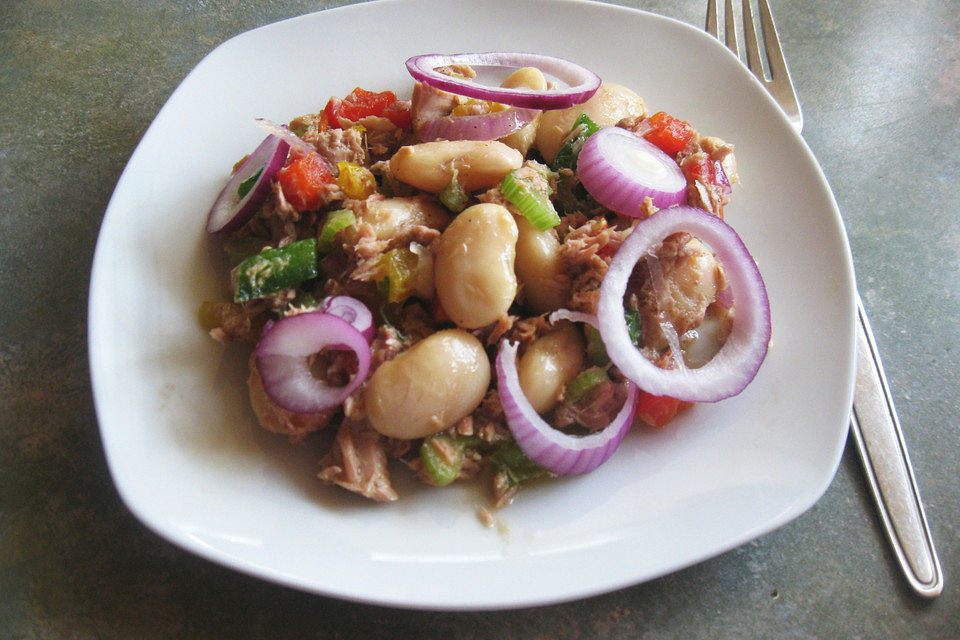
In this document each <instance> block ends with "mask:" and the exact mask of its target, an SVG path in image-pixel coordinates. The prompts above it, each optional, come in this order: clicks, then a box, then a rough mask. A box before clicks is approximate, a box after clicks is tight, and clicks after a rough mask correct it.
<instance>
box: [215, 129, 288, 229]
mask: <svg viewBox="0 0 960 640" xmlns="http://www.w3.org/2000/svg"><path fill="white" fill-rule="evenodd" d="M289 150H290V145H289V144H287V142H286V141H284V140H281V139H280V138H278V137H277V136H274V135H269V136H267V137H266V138H265V139H264V140H263V142H261V143H260V145H259V146H258V147H257V148H256V149H255V150H254V152H253V153H251V154H250V155H249V156H248V157H247V159H246V160H244V162H243V164H242V165H240V167H238V168H237V170H236V171H235V172H234V173H233V175H232V176H231V177H230V179H229V180H228V181H227V184H226V186H224V188H223V190H221V191H220V193H219V195H217V199H216V200H215V201H214V203H213V206H212V207H210V213H209V215H208V216H207V231H208V232H209V233H226V232H228V231H234V230H236V229H238V228H240V227H241V226H243V225H244V223H246V222H247V220H249V219H250V218H251V217H252V216H253V214H254V213H256V212H257V209H258V208H259V207H260V205H261V204H263V201H264V200H266V198H267V196H268V195H269V193H270V183H271V181H272V180H273V179H274V178H275V177H276V175H277V172H278V171H279V170H280V168H281V167H282V166H283V163H284V161H285V160H286V158H287V153H288V152H289ZM261 165H263V171H262V172H261V173H260V177H259V178H258V179H257V181H256V183H255V184H254V185H253V187H252V188H251V189H250V191H249V193H247V194H246V195H245V196H244V197H243V198H241V199H240V200H239V201H236V202H234V201H233V200H234V198H235V196H236V193H237V190H238V189H239V188H240V183H242V182H243V181H244V180H245V179H247V178H249V177H250V175H252V174H253V173H254V172H255V171H256V168H257V167H259V166H261ZM251 168H253V171H250V170H249V169H251ZM226 207H230V209H226ZM224 219H225V220H226V221H225V222H224V221H223V220H224Z"/></svg>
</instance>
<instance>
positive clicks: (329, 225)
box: [317, 209, 357, 253]
mask: <svg viewBox="0 0 960 640" xmlns="http://www.w3.org/2000/svg"><path fill="white" fill-rule="evenodd" d="M356 223H357V219H356V217H355V216H354V215H353V211H351V210H350V209H337V210H336V211H331V212H330V213H328V214H327V219H326V220H324V221H323V226H322V227H320V236H319V237H318V239H317V248H318V249H319V250H320V251H322V252H324V253H329V252H331V251H333V250H334V249H336V239H337V234H338V233H340V232H341V231H343V230H344V229H346V228H347V227H352V226H353V225H355V224H356Z"/></svg>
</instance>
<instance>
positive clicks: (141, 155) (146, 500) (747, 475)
mask: <svg viewBox="0 0 960 640" xmlns="http://www.w3.org/2000/svg"><path fill="white" fill-rule="evenodd" d="M588 34H602V37H601V35H597V36H593V37H588ZM494 50H508V51H509V50H526V51H536V52H540V53H546V54H553V55H558V56H562V57H566V58H569V59H572V60H575V61H576V62H578V63H580V64H582V65H584V66H586V67H588V68H591V69H593V70H594V71H596V72H597V73H599V74H600V75H601V76H602V77H603V78H604V79H606V80H609V81H613V82H618V83H621V84H624V85H626V86H629V87H631V88H633V89H634V90H636V91H637V92H638V93H639V94H640V95H641V96H643V98H644V99H645V100H646V102H647V105H648V107H649V108H650V109H651V110H652V111H658V110H666V111H669V112H671V113H673V114H675V115H678V116H680V117H682V118H683V119H686V120H689V121H690V122H692V123H693V124H694V126H696V127H697V128H698V130H700V131H701V132H704V133H706V134H710V135H717V136H720V137H722V138H724V139H726V140H729V141H731V142H734V143H735V144H736V145H737V156H738V159H739V163H740V174H741V176H742V178H743V182H742V184H741V185H740V186H738V187H736V188H735V190H734V196H733V203H732V205H731V206H730V207H729V208H728V209H727V220H728V221H729V222H730V223H731V224H732V225H733V226H734V227H735V228H736V229H738V231H739V232H740V234H741V236H742V237H743V239H744V241H745V242H746V244H747V246H748V247H749V248H750V249H751V251H752V253H753V255H754V256H755V258H756V260H757V262H758V264H759V265H760V270H761V272H762V273H763V275H764V278H765V280H766V283H767V287H768V291H769V295H770V300H771V305H772V313H773V335H774V337H773V342H772V345H771V348H770V352H769V355H768V357H767V360H766V362H765V363H764V365H763V366H762V368H761V370H760V373H759V375H758V376H757V378H756V379H755V381H754V382H753V383H752V384H751V385H750V386H749V387H748V388H747V390H746V391H745V392H744V393H743V394H741V395H740V396H738V397H736V398H732V399H730V400H727V401H724V402H721V403H718V404H713V405H710V404H705V405H698V406H697V407H695V408H694V409H693V410H691V411H690V412H688V413H687V414H685V415H684V416H683V417H682V418H680V419H678V420H676V421H675V423H674V424H671V425H670V426H669V428H667V429H664V430H661V431H658V432H655V433H651V432H646V433H639V434H638V433H633V434H630V435H629V436H628V437H627V439H626V441H625V443H624V444H623V446H622V447H621V449H620V450H619V451H618V452H617V453H616V454H615V455H614V457H613V458H612V459H611V460H610V461H609V462H608V463H607V464H606V465H604V466H602V467H601V468H599V469H598V470H597V471H595V472H594V473H592V474H589V475H588V476H585V477H582V478H577V479H572V480H559V481H556V482H552V483H544V484H543V485H541V486H538V487H535V488H532V489H529V490H526V491H523V492H521V494H520V496H519V499H518V500H517V502H516V503H515V504H514V505H512V506H510V507H509V508H507V509H506V510H504V511H503V512H502V513H501V514H500V515H499V517H500V520H501V522H500V525H501V526H499V527H495V528H484V527H483V526H481V525H480V524H479V522H478V520H477V516H476V508H477V506H478V504H479V503H480V500H479V498H478V494H477V492H476V490H474V489H471V488H468V487H453V488H447V489H444V490H437V489H431V488H429V487H425V486H416V483H415V482H411V481H405V480H404V479H403V478H404V475H405V474H404V473H403V471H402V470H398V471H397V473H396V474H395V476H397V477H398V478H399V479H398V485H399V486H398V489H399V491H400V493H401V500H400V501H399V502H397V503H394V504H389V505H379V504H368V503H366V502H364V501H363V500H362V499H360V498H357V497H355V496H352V495H350V494H348V493H346V492H344V491H342V490H339V489H336V488H331V487H327V486H324V485H322V484H321V483H320V482H319V481H318V480H316V478H315V475H316V472H317V470H318V468H317V460H318V458H319V457H320V451H319V448H318V447H317V445H316V443H313V444H308V445H306V446H304V447H292V446H290V445H289V444H287V443H286V441H285V440H283V439H282V438H279V437H275V436H272V435H270V434H267V433H266V432H263V431H262V430H260V429H259V427H257V426H256V424H255V420H254V418H253V416H252V413H251V412H250V410H249V408H248V402H247V398H246V393H245V384H244V380H245V370H246V362H245V361H246V356H247V354H246V353H245V352H243V351H242V349H241V348H239V347H232V348H224V347H222V346H221V345H219V344H217V343H215V342H214V341H212V340H210V339H209V338H208V337H207V336H206V334H205V332H204V331H203V330H202V329H201V328H200V326H199V324H198V321H197V310H198V307H199V305H200V303H201V301H203V300H216V299H223V297H224V296H225V292H224V289H223V285H222V276H221V275H219V274H218V273H217V272H216V270H215V269H214V266H213V265H214V261H213V260H212V258H211V255H210V251H211V249H210V246H209V243H208V239H207V238H206V235H205V233H204V230H203V228H204V223H205V218H206V212H207V210H208V208H209V206H210V204H211V203H212V201H213V199H214V197H215V196H216V194H217V193H218V191H219V190H220V189H221V187H222V186H223V183H224V181H225V179H226V176H227V173H228V171H229V168H230V167H231V166H232V164H233V162H234V161H235V160H236V159H237V158H239V157H241V156H243V155H244V154H245V153H247V152H249V151H250V150H251V149H253V148H254V147H255V146H256V144H257V143H258V142H259V141H260V140H261V139H262V137H263V135H264V134H263V132H262V131H261V130H260V129H258V128H257V127H256V126H255V125H254V123H253V119H254V118H255V117H258V116H262V117H266V118H269V119H271V120H275V121H281V122H282V121H286V120H289V119H291V118H293V117H294V116H297V115H300V114H302V113H308V112H315V111H317V110H319V109H320V108H322V106H323V105H324V104H325V102H326V100H327V98H328V97H329V96H331V95H344V94H346V93H348V92H349V91H350V90H351V89H353V88H354V87H355V86H361V87H364V88H367V89H373V90H383V89H388V88H389V89H393V90H395V91H397V92H398V93H399V94H401V95H404V94H405V95H409V91H410V88H411V86H412V81H411V79H410V78H409V76H408V75H407V74H406V71H405V68H404V61H405V60H406V59H407V58H408V57H409V56H412V55H415V54H419V53H428V52H448V53H452V52H459V51H494ZM89 314H90V316H89V331H90V334H89V340H90V343H89V347H90V361H91V371H92V377H93V388H94V395H95V401H96V407H97V415H98V418H99V422H100V429H101V432H102V437H103V442H104V447H105V449H106V454H107V459H108V461H109V466H110V471H111V473H112V475H113V479H114V481H115V483H116V485H117V488H118V490H119V492H120V494H121V496H122V497H123V500H124V501H125V502H126V504H127V506H128V507H129V508H130V509H131V510H132V511H133V512H134V513H135V514H136V515H137V516H138V517H139V518H140V519H141V520H142V521H143V522H144V523H145V524H146V525H147V526H149V527H150V528H151V529H153V530H154V531H156V532H157V533H158V534H160V535H161V536H163V537H165V538H166V539H168V540H170V541H172V542H174V543H176V544H178V545H180V546H182V547H183V548H186V549H188V550H190V551H193V552H195V553H197V554H199V555H201V556H204V557H206V558H208V559H210V560H213V561H215V562H219V563H222V564H224V565H227V566H230V567H233V568H235V569H238V570H240V571H244V572H247V573H250V574H253V575H257V576H261V577H263V578H267V579H270V580H275V581H277V582H280V583H283V584H287V585H291V586H295V587H299V588H302V589H305V590H308V591H313V592H317V593H322V594H326V595H332V596H337V597H341V598H347V599H354V600H361V601H366V602H375V603H381V604H389V605H397V606H407V607H420V608H434V609H471V608H473V609H476V608H498V607H515V606H531V605H538V604H544V603H551V602H557V601H562V600H568V599H573V598H579V597H584V596H588V595H591V594H596V593H601V592H604V591H609V590H612V589H616V588H618V587H623V586H626V585H631V584H635V583H638V582H641V581H644V580H648V579H650V578H653V577H655V576H658V575H662V574H664V573H667V572H670V571H673V570H676V569H678V568H680V567H684V566H687V565H690V564H693V563H695V562H698V561H700V560H703V559H705V558H708V557H711V556H714V555H716V554H719V553H721V552H723V551H726V550H728V549H731V548H733V547H735V546H737V545H740V544H742V543H744V542H745V541H747V540H750V539H752V538H754V537H756V536H759V535H760V534H762V533H765V532H767V531H770V530H771V529H774V528H775V527H778V526H780V525H782V524H784V523H786V522H788V521H789V520H791V519H792V518H794V517H796V516H797V515H799V514H800V513H802V512H803V511H804V510H806V509H807V508H808V507H810V506H811V505H812V504H813V503H814V502H815V501H816V500H817V499H818V498H819V497H820V496H821V495H822V493H823V492H824V490H825V489H826V487H827V485H828V484H829V482H830V480H831V478H832V477H833V474H834V472H835V470H836V467H837V464H838V461H839V457H840V453H841V450H842V447H843V443H844V440H845V437H846V431H847V420H848V415H849V411H850V403H851V395H852V376H853V336H854V323H853V318H854V306H853V273H852V266H851V260H850V253H849V248H848V245H847V241H846V237H845V233H844V229H843V225H842V223H841V220H840V215H839V212H838V211H837V207H836V204H835V202H834V199H833V196H832V194H831V193H830V190H829V188H828V186H827V184H826V181H825V179H824V177H823V174H822V173H821V171H820V168H819V167H818V165H817V162H816V161H815V159H814V158H813V156H812V155H811V153H810V150H809V149H808V148H807V146H806V145H805V143H804V142H803V140H802V139H801V138H800V137H799V136H797V135H796V134H795V133H794V132H793V130H792V129H791V128H790V125H789V123H788V122H787V120H786V118H785V117H784V116H783V115H782V113H781V112H780V111H779V110H778V109H777V107H776V105H775V104H774V103H773V102H772V101H771V99H770V98H769V97H768V96H767V94H766V93H765V92H764V90H763V89H762V88H761V86H760V85H759V84H758V83H757V82H756V81H755V80H754V79H753V77H752V76H751V75H750V74H749V73H748V72H747V71H746V69H744V68H743V67H742V66H741V65H740V64H739V63H738V62H737V60H736V59H735V58H734V57H733V56H732V55H731V54H730V53H729V52H728V51H727V50H726V49H725V48H724V47H723V46H721V45H720V44H719V43H718V42H716V41H715V40H713V39H712V38H710V37H708V36H706V35H705V34H704V33H702V32H700V31H699V30H697V29H694V28H692V27H690V26H688V25H685V24H681V23H679V22H676V21H673V20H670V19H667V18H663V17H659V16H655V15H651V14H648V13H644V12H640V11H635V10H631V9H625V8H622V7H617V6H612V5H604V4H595V3H588V2H568V1H551V0H469V1H467V2H447V1H445V0H385V1H382V2H371V3H366V4H359V5H353V6H349V7H344V8H339V9H334V10H329V11H324V12H320V13H316V14H312V15H306V16H302V17H299V18H295V19H292V20H287V21H284V22H280V23H277V24H272V25H269V26H266V27H263V28H260V29H256V30H253V31H250V32H247V33H244V34H241V35H239V36H236V37H235V38H232V39H231V40H229V41H227V42H225V43H223V44H222V45H220V46H219V47H217V48H216V49H215V50H214V51H212V52H211V53H210V54H209V55H208V56H207V57H206V58H205V59H204V60H203V61H202V62H201V63H200V64H199V65H198V66H197V67H196V69H194V70H193V72H191V73H190V75H189V76H188V77H187V78H186V79H185V80H184V81H183V83H182V84H181V85H180V87H179V88H178V89H177V90H176V92H174V94H173V95H172V96H171V97H170V99H169V101H168V102H167V104H166V105H165V106H164V107H163V109H162V110H161V111H160V113H159V114H158V115H157V118H156V120H155V121H154V122H153V124H152V125H151V126H150V128H149V130H148V131H147V133H146V134H145V135H144V137H143V140H142V141H141V142H140V145H139V146H138V147H137V149H136V151H135V152H134V154H133V156H132V157H131V159H130V162H129V164H128V165H127V168H126V170H125V171H124V173H123V175H122V177H121V178H120V181H119V183H118V184H117V188H116V191H115V192H114V194H113V197H112V199H111V201H110V205H109V207H108V209H107V212H106V215H105V217H104V221H103V227H102V229H101V232H100V238H99V241H98V244H97V251H96V257H95V260H94V266H93V273H92V284H91V291H90V308H89Z"/></svg>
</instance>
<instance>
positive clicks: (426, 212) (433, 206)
mask: <svg viewBox="0 0 960 640" xmlns="http://www.w3.org/2000/svg"><path fill="white" fill-rule="evenodd" d="M357 221H358V222H366V223H369V224H370V225H371V226H372V227H373V230H374V232H375V233H376V235H377V240H389V239H391V238H394V237H396V236H398V235H401V234H402V233H403V232H405V231H407V230H408V229H410V228H411V227H413V226H414V225H423V226H426V227H431V228H433V229H443V228H444V227H445V226H446V225H447V223H448V222H449V221H450V214H449V213H448V212H447V210H446V209H445V208H444V207H442V206H441V205H439V204H437V202H436V201H435V200H434V199H433V198H431V197H429V196H414V197H412V198H383V197H382V196H371V197H369V198H367V199H366V201H364V205H363V207H362V209H361V210H360V214H359V216H358V220H357ZM346 237H347V239H348V241H349V233H348V234H347V236H346Z"/></svg>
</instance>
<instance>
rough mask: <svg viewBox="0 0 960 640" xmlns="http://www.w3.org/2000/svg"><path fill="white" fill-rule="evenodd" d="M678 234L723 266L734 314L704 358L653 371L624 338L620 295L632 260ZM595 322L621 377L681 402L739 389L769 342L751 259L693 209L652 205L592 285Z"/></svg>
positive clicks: (736, 239) (733, 237) (724, 227)
mask: <svg viewBox="0 0 960 640" xmlns="http://www.w3.org/2000/svg"><path fill="white" fill-rule="evenodd" d="M680 231H686V232H688V233H690V234H692V235H694V236H696V237H698V238H699V239H700V240H702V241H704V242H705V243H706V244H708V245H709V246H710V247H711V248H712V249H713V252H714V253H715V254H716V255H717V257H718V258H719V260H720V262H721V264H723V268H724V270H725V272H726V275H727V279H728V280H729V281H730V287H731V289H732V291H733V296H734V303H735V305H736V307H735V309H736V316H735V319H734V323H733V330H732V332H731V333H730V336H729V337H728V338H727V341H726V342H725V343H724V345H723V347H721V348H720V351H719V352H717V354H716V355H715V356H714V357H713V359H711V360H710V361H709V362H708V363H706V364H705V365H703V366H702V367H699V368H697V369H660V368H658V367H656V366H654V365H653V363H651V362H650V361H649V360H647V359H646V358H644V357H643V356H642V355H641V354H640V352H639V351H638V350H637V348H636V347H635V346H634V344H633V342H632V341H631V340H630V335H629V333H628V332H627V324H626V320H625V318H624V313H623V296H624V294H625V293H626V289H627V281H628V280H629V278H630V274H631V273H632V272H633V268H634V266H635V265H636V263H637V261H639V260H640V259H642V258H643V256H644V255H646V254H647V252H649V251H653V250H655V248H656V246H657V245H658V244H659V243H661V242H662V241H663V239H664V238H666V237H667V236H669V235H670V234H673V233H676V232H680ZM597 319H598V321H599V325H600V327H599V328H600V336H601V337H602V339H603V342H604V345H605V346H606V348H607V354H608V355H609V356H610V360H611V361H613V363H614V364H615V365H617V367H618V368H619V369H620V372H621V373H622V374H623V375H624V376H626V377H627V379H629V380H632V381H633V382H634V383H636V384H637V385H638V386H639V387H640V388H641V389H643V390H644V391H646V392H648V393H652V394H653V395H658V396H672V397H674V398H677V399H679V400H684V401H687V402H716V401H718V400H723V399H724V398H729V397H730V396H734V395H736V394H738V393H740V392H741V391H743V389H744V388H745V387H746V386H747V385H748V384H749V383H750V381H751V380H753V378H754V376H756V374H757V371H758V370H759V368H760V364H761V363H762V362H763V359H764V358H765V357H766V354H767V347H768V345H769V342H770V303H769V300H768V298H767V290H766V287H765V286H764V284H763V278H761V276H760V271H759V269H757V264H756V262H754V260H753V257H752V256H751V255H750V252H749V251H747V248H746V246H744V244H743V241H742V240H741V239H740V236H738V235H737V233H736V231H734V230H733V228H732V227H731V226H730V225H728V224H727V223H725V222H724V221H723V220H721V219H720V218H718V217H716V216H713V215H710V214H709V213H707V212H706V211H703V210H702V209H696V208H693V207H671V208H670V209H663V210H660V211H658V212H657V213H655V214H654V215H652V216H650V217H649V218H647V219H646V220H643V221H641V222H640V223H639V224H637V225H636V227H634V229H633V232H632V233H631V234H630V235H629V236H627V239H626V240H624V242H623V244H622V245H620V248H619V250H618V251H617V253H616V255H614V257H613V260H612V261H611V262H610V267H609V269H607V273H606V275H605V276H604V278H603V281H602V282H601V283H600V301H599V304H598V306H597Z"/></svg>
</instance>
